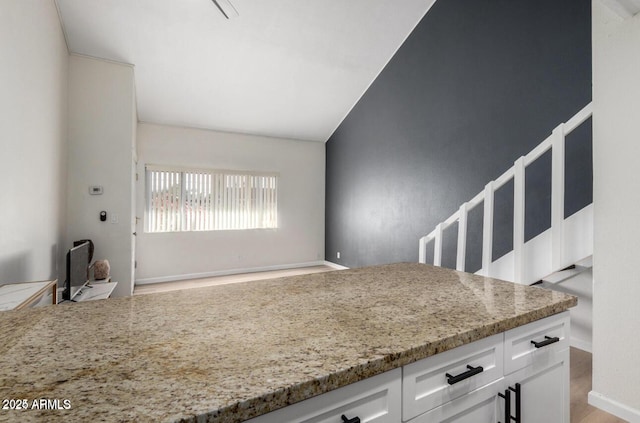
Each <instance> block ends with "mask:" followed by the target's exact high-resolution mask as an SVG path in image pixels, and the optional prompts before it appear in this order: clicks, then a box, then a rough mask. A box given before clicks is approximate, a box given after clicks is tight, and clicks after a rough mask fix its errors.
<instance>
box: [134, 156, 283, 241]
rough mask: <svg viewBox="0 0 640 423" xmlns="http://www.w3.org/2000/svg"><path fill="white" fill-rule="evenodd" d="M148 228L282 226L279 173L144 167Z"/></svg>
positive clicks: (170, 230)
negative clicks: (279, 202)
mask: <svg viewBox="0 0 640 423" xmlns="http://www.w3.org/2000/svg"><path fill="white" fill-rule="evenodd" d="M146 184H147V210H146V218H147V222H146V223H147V224H146V229H147V232H187V231H219V230H231V229H257V228H277V227H278V201H277V200H278V195H277V194H278V175H277V174H275V173H259V172H237V171H230V170H203V169H182V168H176V167H167V166H153V165H147V166H146Z"/></svg>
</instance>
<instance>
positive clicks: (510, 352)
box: [504, 311, 570, 374]
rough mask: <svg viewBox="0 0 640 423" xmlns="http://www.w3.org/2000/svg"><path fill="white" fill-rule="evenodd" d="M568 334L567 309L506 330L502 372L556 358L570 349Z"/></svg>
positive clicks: (506, 372) (540, 364)
mask: <svg viewBox="0 0 640 423" xmlns="http://www.w3.org/2000/svg"><path fill="white" fill-rule="evenodd" d="M569 335H570V334H569V312H568V311H565V312H564V313H560V314H556V315H553V316H550V317H547V318H544V319H541V320H538V321H535V322H532V323H529V324H527V325H524V326H520V327H518V328H515V329H511V330H509V331H507V332H505V335H504V340H505V342H504V344H505V345H504V359H505V364H504V370H505V374H509V373H512V372H515V371H516V370H520V369H523V368H525V367H527V366H530V365H533V366H535V367H545V366H546V365H547V364H548V363H551V362H554V361H556V360H557V357H556V355H557V353H558V352H559V351H562V350H564V349H566V348H569V339H570V338H569ZM534 342H535V343H537V346H536V345H535V344H534ZM545 344H546V345H545Z"/></svg>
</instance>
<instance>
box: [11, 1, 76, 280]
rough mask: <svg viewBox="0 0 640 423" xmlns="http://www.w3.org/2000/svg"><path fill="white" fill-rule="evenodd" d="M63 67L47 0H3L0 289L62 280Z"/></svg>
mask: <svg viewBox="0 0 640 423" xmlns="http://www.w3.org/2000/svg"><path fill="white" fill-rule="evenodd" d="M67 66H68V52H67V47H66V44H65V41H64V36H63V34H62V29H61V27H60V22H59V21H58V14H57V11H56V8H55V5H54V2H53V0H20V1H2V4H1V6H0V180H1V181H2V188H1V189H0V284H2V283H8V282H16V281H30V280H43V279H50V278H56V277H60V278H61V279H64V269H62V272H61V273H60V272H59V269H58V268H59V264H58V263H59V262H60V257H61V256H62V255H63V253H64V249H65V248H64V241H63V240H64V223H65V220H64V218H65V206H66V170H65V169H66V152H67V148H66V131H67ZM59 273H60V274H59Z"/></svg>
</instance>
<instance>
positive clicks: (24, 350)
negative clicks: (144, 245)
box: [0, 263, 577, 422]
mask: <svg viewBox="0 0 640 423" xmlns="http://www.w3.org/2000/svg"><path fill="white" fill-rule="evenodd" d="M576 303H577V300H576V298H575V297H572V296H570V295H566V294H562V293H558V292H552V291H549V290H546V289H542V288H537V287H527V286H522V285H516V284H512V283H509V282H503V281H498V280H495V279H489V278H484V277H480V276H475V275H470V274H466V273H461V272H456V271H452V270H448V269H443V268H438V267H432V266H428V265H422V264H410V263H405V264H392V265H384V266H374V267H367V268H361V269H353V270H341V271H332V272H326V273H316V274H312V275H304V276H292V277H287V278H279V279H270V280H263V281H254V282H246V283H237V284H231V285H221V286H212V287H205V288H197V289H189V290H181V291H173V292H166V293H157V294H149V295H142V296H135V297H128V298H115V299H109V300H99V301H92V302H85V303H77V304H72V305H58V306H48V307H42V308H38V309H29V310H18V311H7V312H2V313H0V339H1V340H2V345H0V368H1V369H2V372H1V374H0V393H1V395H0V398H1V399H27V400H28V404H29V407H31V406H32V404H33V400H34V399H40V398H45V399H58V400H60V405H61V408H64V404H63V403H62V400H65V399H66V400H70V403H71V404H70V406H71V408H70V409H67V410H65V409H62V410H53V411H52V410H48V411H41V410H31V409H29V410H24V411H7V410H3V409H1V408H0V421H27V422H28V421H47V422H51V421H65V422H88V421H92V422H95V421H107V422H125V421H136V422H138V421H142V422H144V421H154V422H156V421H168V422H173V421H196V417H198V420H197V421H199V422H200V421H207V422H240V421H243V420H245V419H248V418H251V417H255V416H257V415H260V414H263V413H266V412H268V411H271V410H275V409H277V408H280V407H282V406H285V405H288V404H291V403H295V402H298V401H301V400H303V399H306V398H309V397H311V396H314V395H317V394H321V393H324V392H327V391H329V390H332V389H335V388H338V387H341V386H344V385H347V384H349V383H352V382H356V381H358V380H362V379H364V378H367V377H370V376H374V375H376V374H379V373H382V372H385V371H388V370H391V369H394V368H397V367H400V366H403V365H405V364H408V363H411V362H414V361H417V360H419V359H422V358H425V357H428V356H430V355H433V354H436V353H438V352H442V351H446V350H449V349H451V348H455V347H457V346H459V345H462V344H465V343H469V342H472V341H475V340H478V339H481V338H484V337H486V336H490V335H493V334H496V333H499V332H503V331H505V330H508V329H511V328H514V327H517V326H520V325H523V324H526V323H529V322H531V321H534V320H538V319H541V318H544V317H547V316H549V315H552V314H556V313H559V312H562V311H564V310H566V309H568V308H569V307H573V306H574V305H575V304H576Z"/></svg>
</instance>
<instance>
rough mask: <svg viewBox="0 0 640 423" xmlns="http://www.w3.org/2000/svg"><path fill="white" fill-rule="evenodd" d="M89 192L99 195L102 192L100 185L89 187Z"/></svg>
mask: <svg viewBox="0 0 640 423" xmlns="http://www.w3.org/2000/svg"><path fill="white" fill-rule="evenodd" d="M89 194H91V195H101V194H102V187H101V186H92V187H89Z"/></svg>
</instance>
